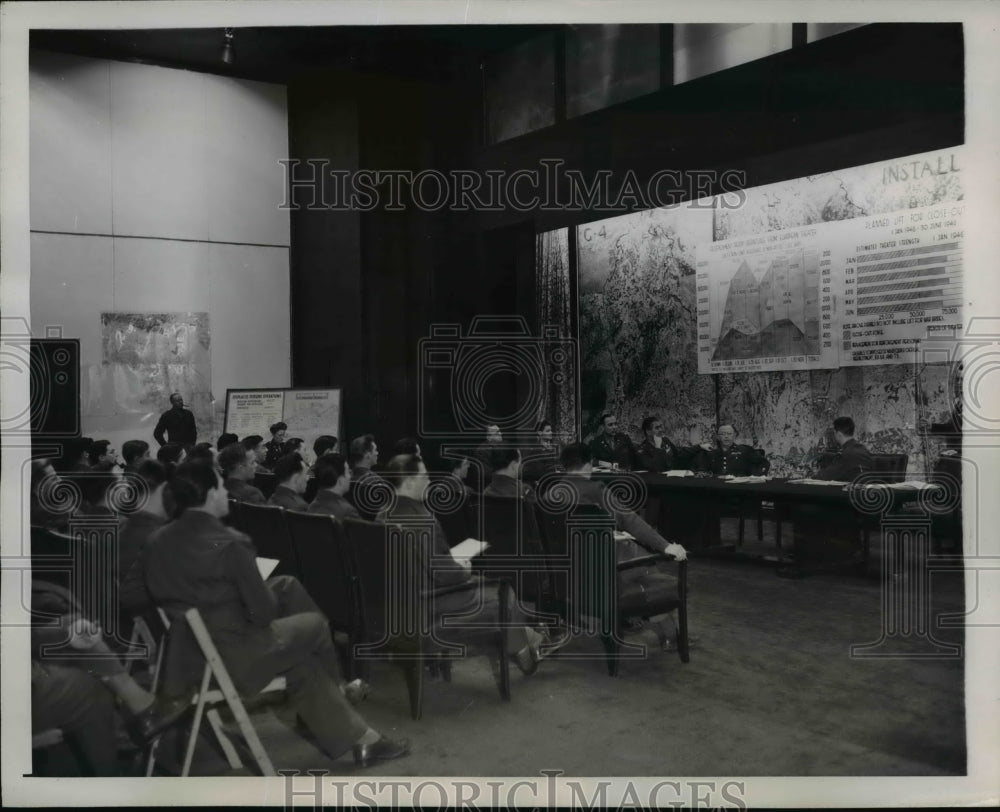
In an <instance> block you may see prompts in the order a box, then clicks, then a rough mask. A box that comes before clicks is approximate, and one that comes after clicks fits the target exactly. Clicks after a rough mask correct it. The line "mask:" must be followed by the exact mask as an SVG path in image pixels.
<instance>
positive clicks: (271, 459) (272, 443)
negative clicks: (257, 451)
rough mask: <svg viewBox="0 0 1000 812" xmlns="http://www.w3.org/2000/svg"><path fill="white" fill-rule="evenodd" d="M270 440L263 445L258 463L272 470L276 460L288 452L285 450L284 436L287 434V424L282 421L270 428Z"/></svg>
mask: <svg viewBox="0 0 1000 812" xmlns="http://www.w3.org/2000/svg"><path fill="white" fill-rule="evenodd" d="M269 431H270V432H271V439H270V440H268V441H267V442H266V443H264V457H263V459H261V460H259V462H260V463H261V464H262V465H263V466H264V467H265V468H266V469H267V470H269V471H270V470H273V469H274V466H275V465H277V463H278V460H280V459H281V458H282V457H284V456H285V454H287V453H288V452H287V451H286V449H285V435H286V434H287V433H288V424H287V423H285V422H284V421H283V420H279V421H278V422H277V423H274V424H273V425H272V426H271V427H270V428H269Z"/></svg>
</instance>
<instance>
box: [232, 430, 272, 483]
mask: <svg viewBox="0 0 1000 812" xmlns="http://www.w3.org/2000/svg"><path fill="white" fill-rule="evenodd" d="M240 442H241V443H242V444H243V447H244V448H245V449H246V450H247V451H250V452H252V453H253V456H254V459H255V460H256V461H257V466H256V468H255V469H254V473H256V472H257V471H262V472H264V473H265V474H269V473H271V468H270V467H269V466H267V465H265V464H264V459H265V458H266V457H267V445H266V444H265V443H264V438H263V437H261V436H260V435H259V434H249V435H247V436H246V437H244V438H243V439H242V440H240Z"/></svg>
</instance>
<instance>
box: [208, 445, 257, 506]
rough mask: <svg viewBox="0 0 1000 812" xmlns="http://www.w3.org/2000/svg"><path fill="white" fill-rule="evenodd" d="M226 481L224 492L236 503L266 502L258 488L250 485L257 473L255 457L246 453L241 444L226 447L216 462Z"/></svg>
mask: <svg viewBox="0 0 1000 812" xmlns="http://www.w3.org/2000/svg"><path fill="white" fill-rule="evenodd" d="M217 462H218V464H219V467H220V468H221V469H222V475H223V477H225V480H226V491H228V493H229V496H230V497H231V498H233V499H235V500H236V501H237V502H248V503H250V504H252V505H263V504H265V503H266V502H267V500H266V499H265V498H264V494H263V493H261V491H260V489H259V488H255V487H254V486H253V485H251V484H250V483H251V482H253V478H254V475H255V474H256V473H257V455H256V453H255V452H253V451H248V450H247V448H246V447H245V446H244V445H243V443H234V444H233V445H230V446H226V448H224V449H222V451H221V452H220V453H219V458H218V460H217Z"/></svg>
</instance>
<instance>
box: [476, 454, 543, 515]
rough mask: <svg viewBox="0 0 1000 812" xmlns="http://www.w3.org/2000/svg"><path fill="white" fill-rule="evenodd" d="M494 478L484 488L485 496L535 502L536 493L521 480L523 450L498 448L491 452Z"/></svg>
mask: <svg viewBox="0 0 1000 812" xmlns="http://www.w3.org/2000/svg"><path fill="white" fill-rule="evenodd" d="M490 467H491V468H492V469H493V479H491V480H490V484H489V485H487V486H486V488H484V489H483V496H507V497H513V498H520V499H524V500H526V501H528V502H532V503H534V502H535V501H536V499H535V494H534V492H533V491H532V490H531V488H530V487H528V486H527V485H525V484H523V483H522V482H521V481H520V474H521V452H520V451H518V450H517V449H516V448H497V449H494V450H493V452H492V453H491V454H490Z"/></svg>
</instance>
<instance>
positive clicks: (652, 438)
mask: <svg viewBox="0 0 1000 812" xmlns="http://www.w3.org/2000/svg"><path fill="white" fill-rule="evenodd" d="M642 434H643V440H642V442H641V443H640V444H639V446H638V448H636V450H635V464H636V468H638V469H639V470H641V471H652V472H654V473H657V472H662V471H673V470H678V469H679V470H690V469H694V468H696V467H697V460H698V457H699V456H700V454H701V451H702V449H701V448H700V447H699V446H681V447H678V446H676V445H674V443H673V442H672V441H671V439H670V438H669V437H665V436H664V434H663V422H662V421H661V420H660V418H659V416H658V415H651V416H650V417H647V418H645V419H644V420H643V421H642Z"/></svg>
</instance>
